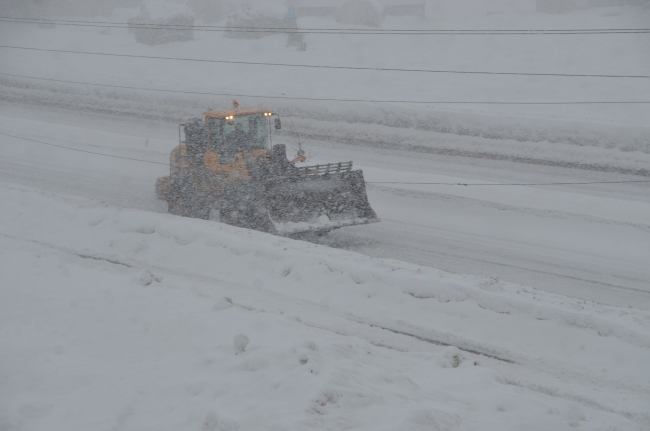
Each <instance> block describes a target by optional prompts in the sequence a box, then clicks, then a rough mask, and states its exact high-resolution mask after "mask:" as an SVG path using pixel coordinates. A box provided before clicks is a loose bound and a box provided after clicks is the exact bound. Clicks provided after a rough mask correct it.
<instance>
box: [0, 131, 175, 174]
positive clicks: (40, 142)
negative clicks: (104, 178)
mask: <svg viewBox="0 0 650 431" xmlns="http://www.w3.org/2000/svg"><path fill="white" fill-rule="evenodd" d="M0 135H4V136H9V137H12V138H16V139H22V140H23V141H29V142H35V143H37V144H43V145H50V146H52V147H57V148H63V149H65V150H70V151H78V152H80V153H88V154H95V155H98V156H105V157H114V158H116V159H125V160H133V161H136V162H144V163H153V164H156V165H165V166H169V163H162V162H153V161H151V160H144V159H134V158H132V157H122V156H114V155H112V154H104V153H96V152H94V151H87V150H79V149H77V148H70V147H64V146H63V145H56V144H52V143H50V142H43V141H37V140H35V139H28V138H23V137H21V136H16V135H10V134H8V133H3V132H0Z"/></svg>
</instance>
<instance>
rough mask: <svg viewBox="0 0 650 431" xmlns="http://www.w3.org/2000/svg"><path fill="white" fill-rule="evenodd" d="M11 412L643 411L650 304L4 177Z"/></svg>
mask: <svg viewBox="0 0 650 431" xmlns="http://www.w3.org/2000/svg"><path fill="white" fill-rule="evenodd" d="M0 209H1V211H0V226H1V227H0V253H1V255H2V258H1V259H0V279H1V281H0V284H1V285H2V286H3V288H2V289H1V290H0V295H1V298H0V311H1V312H0V316H1V317H0V319H1V320H0V322H1V324H0V343H2V346H3V351H6V352H11V354H10V355H2V359H1V361H2V366H1V367H0V369H1V370H2V372H1V374H0V378H1V387H2V391H1V392H0V406H2V407H1V408H0V421H1V422H0V423H1V424H2V427H3V429H6V430H41V429H66V430H71V431H72V430H88V429H113V428H116V429H124V430H142V429H157V430H167V429H168V430H177V429H187V430H197V431H202V430H258V429H268V430H280V429H284V430H294V429H295V430H304V429H319V430H320V429H367V430H399V429H403V430H420V429H421V430H425V429H437V430H521V429H526V430H549V429H553V430H563V429H566V430H569V429H574V428H575V427H579V428H581V429H593V430H641V429H646V428H647V427H648V426H649V425H650V418H649V417H648V414H647V406H648V402H650V393H649V391H648V388H649V387H650V381H649V380H648V378H649V376H648V373H647V364H648V363H649V362H650V315H649V314H648V313H647V312H641V311H638V310H632V309H624V308H616V307H607V306H602V305H598V304H595V303H589V302H585V301H578V300H574V299H570V298H568V297H563V296H560V295H552V294H547V293H544V292H541V291H539V290H536V289H530V288H526V287H523V286H518V285H512V284H509V283H504V282H502V281H500V280H498V279H490V278H480V277H471V276H463V275H454V274H449V273H445V272H442V271H438V270H435V269H431V268H426V267H419V266H416V265H411V264H406V263H402V262H398V261H394V260H383V259H373V258H369V257H366V256H362V255H359V254H355V253H351V252H345V251H340V250H334V249H330V248H327V247H322V246H318V245H313V244H309V243H304V242H297V241H292V240H288V239H283V238H279V237H275V236H271V235H267V234H263V233H260V232H254V231H248V230H243V229H237V228H232V227H229V226H226V225H223V224H220V223H216V222H209V221H201V220H191V219H184V218H179V217H174V216H170V215H164V214H155V213H149V212H142V211H137V210H126V209H120V208H114V207H109V206H106V205H103V204H101V203H99V202H96V201H90V200H84V199H79V198H71V197H60V196H56V195H51V194H45V193H42V192H38V191H35V190H33V189H27V188H23V187H16V186H9V185H2V186H1V187H0Z"/></svg>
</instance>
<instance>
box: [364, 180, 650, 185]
mask: <svg viewBox="0 0 650 431" xmlns="http://www.w3.org/2000/svg"><path fill="white" fill-rule="evenodd" d="M623 183H650V180H630V181H589V182H576V183H570V182H565V183H415V182H413V183H412V182H403V181H366V184H409V185H437V186H566V185H583V184H623Z"/></svg>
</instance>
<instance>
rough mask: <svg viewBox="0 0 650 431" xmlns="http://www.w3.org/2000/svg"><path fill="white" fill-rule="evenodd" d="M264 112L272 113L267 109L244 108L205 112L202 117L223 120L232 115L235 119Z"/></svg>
mask: <svg viewBox="0 0 650 431" xmlns="http://www.w3.org/2000/svg"><path fill="white" fill-rule="evenodd" d="M265 112H268V113H272V112H273V111H271V110H269V109H260V108H244V109H230V110H227V111H207V112H204V113H203V115H205V116H206V117H217V118H225V117H228V116H230V115H234V116H235V117H236V116H238V115H251V114H264V113H265Z"/></svg>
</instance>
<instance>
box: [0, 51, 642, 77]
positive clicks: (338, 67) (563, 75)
mask: <svg viewBox="0 0 650 431" xmlns="http://www.w3.org/2000/svg"><path fill="white" fill-rule="evenodd" d="M0 48H8V49H19V50H27V51H43V52H60V53H66V54H85V55H99V56H106V57H124V58H146V59H150V60H173V61H190V62H199V63H220V64H244V65H250V66H277V67H302V68H309V69H339V70H372V71H378V72H415V73H449V74H461V75H509V76H512V75H518V76H553V77H571V78H578V77H581V78H644V79H647V78H650V75H589V74H569V73H525V72H484V71H461V70H432V69H401V68H381V67H355V66H328V65H312V64H289V63H264V62H252V61H232V60H211V59H201V58H180V57H162V56H150V55H134V54H112V53H105V52H89V51H70V50H64V49H46V48H32V47H24V46H10V45H0Z"/></svg>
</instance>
